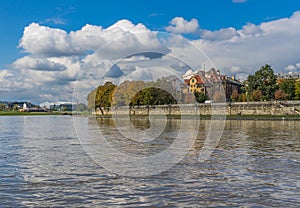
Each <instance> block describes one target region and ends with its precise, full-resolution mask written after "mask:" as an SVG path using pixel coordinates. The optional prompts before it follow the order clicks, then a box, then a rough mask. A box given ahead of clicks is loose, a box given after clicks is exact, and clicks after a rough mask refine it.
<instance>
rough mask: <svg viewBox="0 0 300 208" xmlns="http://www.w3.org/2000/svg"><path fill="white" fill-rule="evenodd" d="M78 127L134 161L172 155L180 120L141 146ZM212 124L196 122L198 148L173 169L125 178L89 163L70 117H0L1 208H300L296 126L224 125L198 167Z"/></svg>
mask: <svg viewBox="0 0 300 208" xmlns="http://www.w3.org/2000/svg"><path fill="white" fill-rule="evenodd" d="M76 119H78V120H80V121H81V122H83V123H84V124H85V125H87V126H88V128H89V129H94V130H98V131H102V132H103V135H104V136H105V138H107V140H108V141H109V143H110V144H111V145H112V146H113V147H114V148H115V149H118V148H119V149H120V150H119V151H122V152H123V153H124V154H128V155H130V154H131V155H134V156H135V157H139V156H140V155H143V156H151V155H155V154H157V153H158V152H160V151H162V150H166V149H168V148H170V147H171V146H172V143H173V142H174V141H175V135H178V134H176V132H177V131H178V128H179V126H180V125H179V123H178V122H179V121H180V120H179V119H170V120H167V121H166V125H165V127H164V129H163V131H164V132H165V133H164V134H162V135H161V136H160V137H159V138H158V139H156V140H154V141H142V143H143V144H144V145H139V141H130V140H124V139H120V138H118V136H117V135H118V134H116V133H115V131H116V130H118V129H117V128H116V126H115V124H114V122H113V119H112V118H103V119H99V120H97V121H96V122H95V119H94V118H89V117H77V118H76ZM178 120H179V121H178ZM209 122H210V121H208V120H200V121H199V128H200V130H199V132H198V135H197V138H196V140H195V141H194V142H193V143H192V146H191V148H190V149H189V151H188V152H187V154H186V155H185V156H184V157H183V159H182V160H180V161H178V162H177V164H174V165H172V166H170V167H168V168H167V169H166V170H163V171H162V172H160V173H157V174H154V175H144V176H139V177H130V176H124V175H122V174H119V173H118V174H117V173H116V172H115V171H112V170H108V169H109V168H103V167H102V166H101V162H100V163H99V162H98V161H97V160H95V158H93V155H94V154H95V153H92V154H91V152H90V151H89V145H90V144H88V145H87V143H86V142H87V141H82V139H79V137H78V135H79V134H80V132H79V131H78V129H76V128H75V127H74V118H73V117H71V116H70V117H69V116H19V117H18V116H8V117H0V127H1V133H0V207H111V206H112V207H139V206H146V207H149V206H164V207H228V206H229V207H241V206H242V207H299V206H300V191H299V190H300V174H299V173H300V125H299V124H300V123H299V121H286V120H282V121H255V120H253V121H245V120H235V121H230V120H227V121H226V122H225V128H224V131H223V132H222V137H221V139H220V141H219V142H218V143H217V145H216V146H215V147H214V151H213V152H212V153H211V155H210V157H209V158H208V159H207V160H205V161H199V159H198V158H199V152H200V151H201V148H202V147H203V145H204V144H205V138H206V132H205V131H206V130H207V129H208V128H207V126H208V125H209ZM133 125H134V126H135V128H137V129H140V131H144V130H145V129H147V128H149V125H154V124H149V122H148V121H147V120H145V119H136V120H135V121H133ZM75 126H76V125H75ZM157 128H159V125H158V126H157ZM129 133H130V132H129ZM187 142H188V141H187ZM102 144H103V143H102ZM97 145H98V146H102V145H101V143H100V144H99V143H98V144H97ZM97 145H94V146H97ZM96 150H98V149H96ZM103 151H104V150H103ZM98 153H99V152H98ZM99 154H100V156H101V152H100V153H99ZM106 156H107V155H106ZM110 159H111V158H108V157H107V158H106V159H105V161H106V162H107V161H109V162H110ZM124 163H125V165H126V159H124V158H123V159H121V158H116V164H120V165H124ZM157 164H160V161H157ZM105 165H107V164H105ZM105 165H104V166H105ZM151 165H155V164H151ZM122 167H123V166H122ZM126 167H127V168H129V169H130V166H126ZM153 168H155V167H153ZM160 168H162V169H163V168H164V167H160ZM112 169H113V167H112ZM136 171H141V170H136Z"/></svg>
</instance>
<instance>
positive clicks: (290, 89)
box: [278, 79, 295, 100]
mask: <svg viewBox="0 0 300 208" xmlns="http://www.w3.org/2000/svg"><path fill="white" fill-rule="evenodd" d="M278 85H279V89H281V90H282V91H283V92H284V93H286V94H287V99H288V100H293V99H294V97H295V79H280V80H278Z"/></svg>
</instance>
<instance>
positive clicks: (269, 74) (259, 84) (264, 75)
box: [247, 64, 278, 100]
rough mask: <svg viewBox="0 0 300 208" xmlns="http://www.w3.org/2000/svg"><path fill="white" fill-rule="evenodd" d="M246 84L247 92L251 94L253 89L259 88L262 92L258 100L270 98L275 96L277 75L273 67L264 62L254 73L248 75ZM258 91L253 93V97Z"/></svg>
mask: <svg viewBox="0 0 300 208" xmlns="http://www.w3.org/2000/svg"><path fill="white" fill-rule="evenodd" d="M247 82H248V86H247V91H248V93H249V94H252V97H253V92H254V91H255V90H259V91H260V92H261V93H262V97H261V98H259V100H272V99H274V96H275V91H276V90H277V89H278V86H277V84H276V83H277V77H276V75H275V74H274V71H273V69H272V68H271V66H270V65H268V64H266V65H264V66H262V67H261V68H260V69H259V70H258V71H256V72H255V74H254V75H249V76H248V80H247ZM257 92H258V91H256V92H255V93H254V97H253V98H256V100H257V99H258V98H257V97H255V96H256V95H258V94H257Z"/></svg>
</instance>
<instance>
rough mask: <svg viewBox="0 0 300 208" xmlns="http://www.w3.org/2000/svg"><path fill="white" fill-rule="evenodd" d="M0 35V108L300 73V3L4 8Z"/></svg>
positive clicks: (24, 2)
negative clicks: (175, 80)
mask: <svg viewBox="0 0 300 208" xmlns="http://www.w3.org/2000/svg"><path fill="white" fill-rule="evenodd" d="M0 28H1V33H0V46H1V47H0V100H8V101H13V100H26V101H31V102H33V103H41V102H46V101H49V102H55V101H71V100H72V99H74V95H75V94H76V96H78V98H76V99H77V100H79V101H83V100H84V97H85V96H86V93H87V92H89V91H90V90H91V89H92V88H94V87H96V86H97V85H98V84H99V82H100V81H101V80H111V81H113V82H115V83H116V84H118V83H120V82H122V81H124V80H126V79H128V80H135V79H142V80H151V79H154V78H157V77H159V76H158V75H169V74H172V73H175V74H176V75H178V76H180V75H182V74H184V73H185V71H186V70H187V69H189V68H192V70H197V69H201V68H204V67H205V68H210V67H216V68H218V69H220V70H221V72H222V73H223V74H227V75H235V76H237V77H240V78H241V79H245V77H247V75H249V74H251V73H254V72H255V71H256V70H257V69H259V67H260V66H262V65H264V64H270V65H271V66H272V68H273V69H274V71H275V72H289V71H299V69H300V56H299V54H300V46H299V45H300V4H299V1H298V0H277V1H274V0H194V1H193V0H185V1H170V0H164V1H161V0H144V1H137V0H136V1H134V0H128V1H121V0H120V1H89V0H85V1H79V0H77V1H76V0H73V1H72V0H43V1H37V0H6V1H5V0H4V1H0ZM145 52H151V53H145ZM133 54H139V55H133ZM155 54H156V55H155ZM157 54H160V55H157ZM158 69H159V70H158ZM108 71H109V72H108ZM107 72H108V73H107ZM105 74H106V75H105ZM74 89H75V90H74ZM74 92H75V93H74ZM79 94H80V95H79Z"/></svg>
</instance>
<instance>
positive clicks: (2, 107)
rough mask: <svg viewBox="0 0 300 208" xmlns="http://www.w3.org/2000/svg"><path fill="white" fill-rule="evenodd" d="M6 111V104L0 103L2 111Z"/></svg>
mask: <svg viewBox="0 0 300 208" xmlns="http://www.w3.org/2000/svg"><path fill="white" fill-rule="evenodd" d="M5 110H6V106H5V104H4V103H0V111H5Z"/></svg>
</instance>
